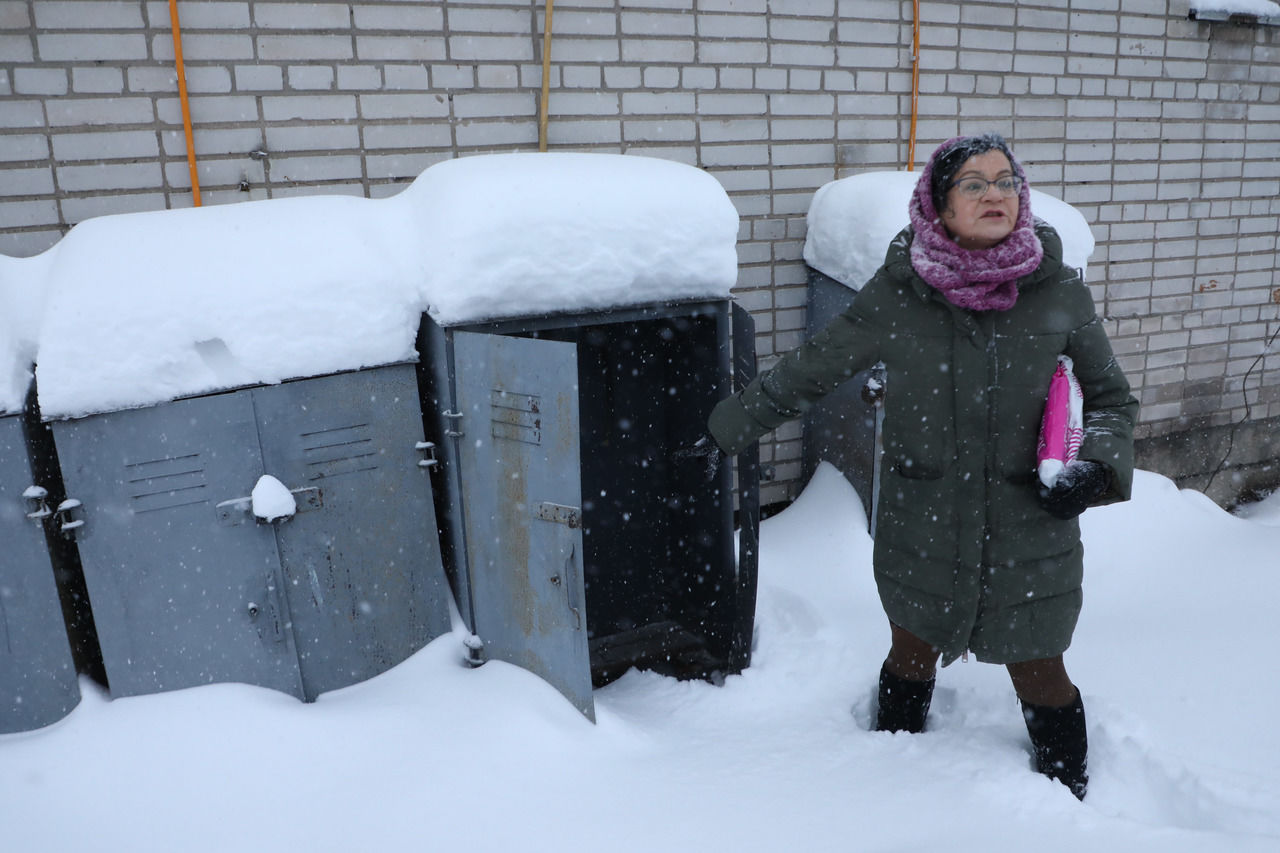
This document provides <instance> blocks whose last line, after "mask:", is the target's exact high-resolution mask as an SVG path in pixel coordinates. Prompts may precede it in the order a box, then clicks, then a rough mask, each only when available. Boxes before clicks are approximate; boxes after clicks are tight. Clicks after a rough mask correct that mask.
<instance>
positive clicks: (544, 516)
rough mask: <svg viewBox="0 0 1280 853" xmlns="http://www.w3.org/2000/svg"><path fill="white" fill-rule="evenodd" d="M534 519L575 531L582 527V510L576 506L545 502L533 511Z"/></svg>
mask: <svg viewBox="0 0 1280 853" xmlns="http://www.w3.org/2000/svg"><path fill="white" fill-rule="evenodd" d="M533 517H534V518H536V519H539V520H541V521H551V522H554V523H556V524H563V525H565V526H566V527H569V528H571V529H574V530H576V529H578V528H579V527H581V526H582V509H581V508H579V507H576V506H564V505H562V504H553V503H550V502H548V501H543V502H542V503H540V504H538V507H537V509H535V510H534V511H533Z"/></svg>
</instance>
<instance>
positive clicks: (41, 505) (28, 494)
mask: <svg viewBox="0 0 1280 853" xmlns="http://www.w3.org/2000/svg"><path fill="white" fill-rule="evenodd" d="M22 499H23V500H25V501H26V502H27V518H29V519H31V520H32V521H35V522H42V521H44V520H45V519H46V518H48V517H49V516H51V515H53V510H51V509H49V490H48V489H46V488H45V487H44V486H27V488H26V490H25V491H24V492H23V493H22Z"/></svg>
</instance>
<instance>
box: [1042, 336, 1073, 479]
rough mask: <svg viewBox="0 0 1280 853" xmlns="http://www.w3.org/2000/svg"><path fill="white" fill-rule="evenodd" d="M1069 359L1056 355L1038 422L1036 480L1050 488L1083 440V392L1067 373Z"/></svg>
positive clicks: (1070, 373)
mask: <svg viewBox="0 0 1280 853" xmlns="http://www.w3.org/2000/svg"><path fill="white" fill-rule="evenodd" d="M1071 367H1072V365H1071V359H1070V358H1068V357H1067V356H1065V355H1060V356H1058V367H1057V369H1055V370H1054V371H1053V376H1052V377H1051V378H1050V379H1049V395H1048V397H1047V398H1046V400H1045V403H1044V418H1043V419H1042V420H1041V421H1040V441H1039V443H1038V444H1037V445H1036V473H1037V474H1038V475H1039V476H1040V482H1042V483H1044V484H1045V485H1046V486H1049V487H1052V486H1053V484H1054V483H1055V482H1057V480H1058V475H1059V474H1061V473H1062V469H1063V468H1065V467H1066V466H1067V463H1068V462H1071V461H1072V460H1073V459H1075V458H1076V455H1077V454H1078V453H1079V452H1080V443H1081V442H1082V441H1083V440H1084V394H1082V393H1081V392H1080V383H1079V382H1077V381H1076V376H1075V374H1074V373H1072V372H1071Z"/></svg>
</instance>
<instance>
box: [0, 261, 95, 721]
mask: <svg viewBox="0 0 1280 853" xmlns="http://www.w3.org/2000/svg"><path fill="white" fill-rule="evenodd" d="M10 284H11V282H9V281H7V280H0V295H3V296H5V299H4V301H3V303H2V304H3V306H4V308H5V311H4V314H5V315H6V316H5V317H3V318H0V541H2V542H3V543H4V547H3V548H0V734H8V733H11V732H21V731H28V730H30V729H37V728H41V727H42V726H47V725H49V724H51V723H54V722H56V721H58V720H60V719H62V718H63V717H65V716H66V715H67V714H69V713H71V711H72V709H74V708H75V707H76V705H78V704H79V702H80V686H79V683H78V681H77V678H76V663H75V660H74V657H73V655H72V649H71V645H70V640H69V638H68V634H67V627H66V622H65V620H64V616H63V610H62V604H61V602H60V600H59V599H60V596H59V590H58V586H57V581H56V579H55V572H54V564H53V561H52V559H51V558H50V552H49V546H48V542H47V541H46V528H47V526H48V525H50V524H52V523H54V521H55V518H56V515H57V509H58V506H57V503H59V502H60V501H58V498H57V487H56V485H55V484H54V483H52V482H51V481H50V478H49V476H48V474H49V472H48V471H47V470H46V469H45V468H44V466H42V465H41V464H40V458H39V455H38V454H37V453H36V448H35V447H34V446H33V445H32V443H31V441H29V440H28V439H29V437H32V438H33V436H29V434H30V433H31V432H32V431H33V430H38V429H39V427H38V425H37V424H33V423H32V421H31V419H30V418H29V417H28V416H27V411H26V404H25V399H26V397H27V395H28V391H27V389H28V386H29V383H30V378H31V374H30V371H29V369H28V367H29V366H28V364H27V362H26V359H25V358H24V357H23V355H22V350H23V347H21V346H20V345H19V342H18V341H17V340H16V334H15V333H14V332H11V331H10V330H9V329H7V328H5V321H12V319H13V318H14V315H15V313H16V312H15V310H14V306H13V305H11V304H10V302H11V300H10V299H9V298H8V297H9V296H10V295H11V294H9V285H10Z"/></svg>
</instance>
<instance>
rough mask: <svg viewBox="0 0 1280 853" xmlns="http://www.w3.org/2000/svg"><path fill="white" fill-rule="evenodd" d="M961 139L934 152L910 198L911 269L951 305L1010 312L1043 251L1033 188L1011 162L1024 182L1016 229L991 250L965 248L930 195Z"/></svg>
mask: <svg viewBox="0 0 1280 853" xmlns="http://www.w3.org/2000/svg"><path fill="white" fill-rule="evenodd" d="M961 139H963V137H956V138H955V139H949V140H947V141H946V142H944V143H942V145H940V146H938V150H937V151H935V152H933V156H932V157H930V158H929V163H928V165H926V166H925V167H924V171H923V172H921V173H920V180H919V181H917V182H916V188H915V192H913V193H912V194H911V205H910V213H911V227H912V230H913V231H914V232H915V236H914V238H913V239H912V241H911V266H912V267H913V268H914V269H915V271H916V272H917V273H918V274H919V275H920V277H921V278H922V279H924V280H925V282H927V283H928V284H929V285H930V286H932V287H934V288H936V289H937V290H938V291H939V292H940V293H942V295H943V296H944V297H946V299H947V301H948V302H950V303H951V304H952V305H956V306H959V307H960V308H967V309H969V310H971V311H1007V310H1009V309H1010V308H1012V307H1013V305H1014V303H1015V302H1017V301H1018V286H1017V280H1018V279H1019V278H1021V277H1022V276H1024V275H1027V274H1028V273H1031V272H1034V271H1035V269H1036V268H1037V267H1039V266H1040V261H1041V259H1042V258H1043V257H1044V247H1043V246H1041V245H1040V238H1039V237H1037V236H1036V232H1035V220H1034V219H1033V218H1032V216H1031V190H1030V188H1029V187H1028V186H1027V181H1026V175H1025V174H1023V171H1022V165H1021V164H1020V163H1018V161H1017V160H1012V165H1013V171H1014V174H1016V175H1017V176H1018V177H1020V178H1022V179H1023V180H1022V189H1021V191H1020V192H1019V194H1018V219H1017V221H1016V222H1015V223H1014V228H1013V231H1012V232H1010V234H1009V236H1008V237H1005V238H1004V240H1002V241H1000V243H998V244H996V245H995V246H992V247H991V248H989V249H962V248H961V247H960V246H958V245H956V242H955V240H953V239H952V238H951V235H949V234H948V233H947V229H946V228H945V227H944V226H943V224H942V218H941V216H940V215H939V214H938V211H937V210H936V209H934V205H933V197H932V195H931V193H930V191H929V186H930V180H931V178H932V176H933V167H934V164H935V163H936V162H937V160H938V155H939V154H941V153H942V152H944V151H946V150H947V149H948V148H950V147H951V146H952V145H954V144H955V143H956V142H958V141H960V140H961Z"/></svg>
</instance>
